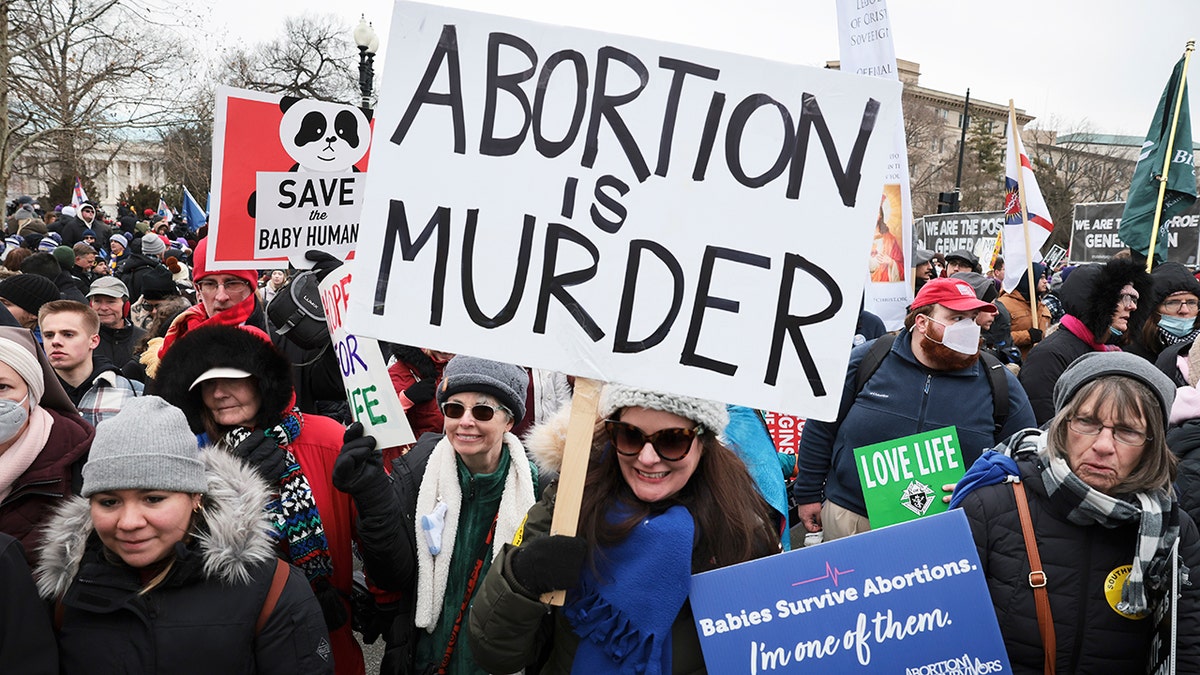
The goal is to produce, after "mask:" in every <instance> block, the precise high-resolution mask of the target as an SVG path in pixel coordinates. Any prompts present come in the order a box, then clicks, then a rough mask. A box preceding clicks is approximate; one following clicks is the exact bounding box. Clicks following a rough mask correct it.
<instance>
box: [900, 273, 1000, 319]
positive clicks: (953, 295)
mask: <svg viewBox="0 0 1200 675" xmlns="http://www.w3.org/2000/svg"><path fill="white" fill-rule="evenodd" d="M927 305H942V306H943V307H945V308H947V309H951V310H954V311H955V312H970V311H972V310H976V309H979V310H983V311H985V312H991V313H992V314H995V313H996V306H995V305H993V304H992V303H990V302H984V301H983V300H980V299H979V298H978V297H976V296H975V289H974V288H973V287H972V286H971V284H969V283H967V282H965V281H963V280H962V279H933V280H930V281H927V282H925V285H924V286H922V287H921V290H920V291H919V292H917V297H916V298H915V299H914V300H913V304H912V309H919V308H921V307H925V306H927Z"/></svg>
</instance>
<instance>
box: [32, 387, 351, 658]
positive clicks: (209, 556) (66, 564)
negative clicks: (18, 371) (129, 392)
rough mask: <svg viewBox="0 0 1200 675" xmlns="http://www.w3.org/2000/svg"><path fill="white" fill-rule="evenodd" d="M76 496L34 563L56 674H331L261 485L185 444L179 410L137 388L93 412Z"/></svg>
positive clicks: (317, 617)
mask: <svg viewBox="0 0 1200 675" xmlns="http://www.w3.org/2000/svg"><path fill="white" fill-rule="evenodd" d="M81 494H82V496H80V497H73V498H71V499H70V500H68V501H67V502H65V503H64V505H63V506H62V507H61V508H60V509H59V510H58V512H57V513H56V514H55V516H54V517H53V518H52V519H51V521H50V523H49V525H48V526H47V528H46V532H45V542H44V545H43V548H42V550H41V559H40V563H39V565H38V571H37V577H38V590H39V591H40V593H41V595H42V597H44V598H45V599H47V600H50V601H53V602H55V603H57V605H58V608H59V616H61V621H59V622H58V623H59V625H58V626H57V631H58V645H59V659H60V667H61V672H63V673H124V672H131V671H136V672H206V673H247V674H250V673H260V672H322V673H331V672H333V666H332V663H331V662H330V661H329V660H328V658H325V657H323V656H322V652H327V651H328V649H329V637H328V633H327V631H326V629H325V622H324V619H323V617H322V614H321V608H320V605H319V604H318V603H317V601H316V598H315V596H313V593H312V590H311V589H310V588H309V585H308V582H307V580H306V579H305V578H304V575H303V574H302V573H300V571H299V570H297V569H296V568H293V567H290V566H289V565H287V564H286V563H282V562H280V561H278V560H277V559H276V557H275V553H274V545H273V543H272V541H271V537H270V535H269V534H268V530H269V522H268V520H267V515H266V512H265V508H266V504H267V501H268V499H269V498H270V496H269V493H268V492H267V489H266V486H265V485H264V484H263V483H262V481H261V480H260V479H259V478H258V476H257V474H256V473H255V472H254V470H253V469H251V468H249V467H247V466H245V465H243V464H242V462H241V461H240V460H239V459H237V458H235V457H233V456H231V455H229V454H228V453H226V452H223V451H220V450H208V449H204V450H202V449H199V448H197V446H196V441H195V437H194V436H193V435H192V433H191V430H190V429H189V428H188V423H187V419H186V418H185V417H184V415H183V412H182V411H180V410H179V409H178V408H175V407H173V406H171V405H170V404H168V403H167V402H166V401H163V400H162V399H160V398H157V397H155V396H143V397H140V398H135V399H133V400H132V401H131V402H129V403H128V404H126V405H125V406H124V408H122V410H121V412H120V413H118V414H117V415H115V416H114V417H111V418H109V419H107V420H105V421H103V422H101V423H100V424H99V425H98V427H97V428H96V437H95V441H94V442H93V444H92V449H91V455H90V457H89V458H88V461H87V464H85V465H84V467H83V489H82V491H81ZM272 596H274V597H276V598H277V599H276V600H274V601H268V600H264V598H267V597H272ZM326 656H327V654H326Z"/></svg>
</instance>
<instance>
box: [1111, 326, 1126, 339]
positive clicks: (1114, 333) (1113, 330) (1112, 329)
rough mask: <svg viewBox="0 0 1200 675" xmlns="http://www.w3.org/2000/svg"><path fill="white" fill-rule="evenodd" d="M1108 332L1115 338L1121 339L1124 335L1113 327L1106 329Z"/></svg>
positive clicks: (1123, 332)
mask: <svg viewBox="0 0 1200 675" xmlns="http://www.w3.org/2000/svg"><path fill="white" fill-rule="evenodd" d="M1108 332H1110V333H1112V334H1113V335H1116V336H1117V337H1121V336H1122V335H1124V334H1125V331H1123V330H1118V329H1117V328H1115V327H1113V326H1109V327H1108Z"/></svg>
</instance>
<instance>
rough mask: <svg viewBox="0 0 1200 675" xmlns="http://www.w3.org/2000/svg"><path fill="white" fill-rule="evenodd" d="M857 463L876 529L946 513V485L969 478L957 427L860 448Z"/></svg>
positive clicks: (856, 453) (855, 454)
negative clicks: (944, 490) (944, 495)
mask: <svg viewBox="0 0 1200 675" xmlns="http://www.w3.org/2000/svg"><path fill="white" fill-rule="evenodd" d="M854 463H855V465H856V466H857V467H858V480H859V483H860V484H861V485H862V489H863V499H864V500H865V501H866V504H867V516H868V517H869V518H870V520H871V527H873V528H879V527H884V526H885V525H892V524H894V523H903V522H906V521H909V520H913V519H914V518H920V517H921V516H925V515H930V514H934V513H942V512H943V511H945V510H946V509H947V508H948V506H947V505H946V504H945V503H944V502H943V501H942V486H943V485H948V484H954V483H957V482H958V479H960V478H962V477H963V474H964V473H966V466H965V465H964V463H963V456H962V451H961V450H960V449H959V445H958V429H956V428H954V427H945V428H942V429H934V430H933V431H926V432H923V433H919V434H913V435H912V436H905V437H904V438H897V439H895V440H891V441H884V442H883V443H876V444H874V445H868V446H866V447H863V448H857V449H855V450H854Z"/></svg>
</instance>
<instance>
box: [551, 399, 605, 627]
mask: <svg viewBox="0 0 1200 675" xmlns="http://www.w3.org/2000/svg"><path fill="white" fill-rule="evenodd" d="M603 384H604V383H603V382H600V381H599V380H590V379H588V378H586V377H577V378H575V394H574V396H573V397H572V398H571V419H570V420H569V421H568V422H567V445H566V449H565V450H564V451H563V461H562V471H561V473H559V477H558V497H557V498H556V500H555V502H554V519H553V520H551V521H550V534H562V535H566V536H568V537H573V536H575V531H576V529H577V528H578V527H579V505H580V502H582V501H583V483H584V479H586V478H587V467H588V457H590V456H591V454H592V434H593V433H594V432H595V430H596V410H597V409H598V408H599V407H600V387H601V386H603ZM566 597H567V593H566V591H551V592H549V593H544V594H542V602H545V603H549V604H551V605H554V606H556V607H562V604H563V601H564V600H565V599H566Z"/></svg>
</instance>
